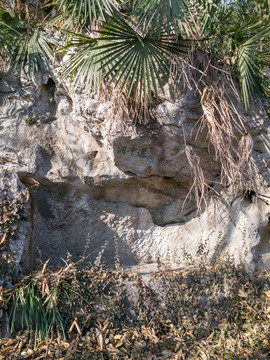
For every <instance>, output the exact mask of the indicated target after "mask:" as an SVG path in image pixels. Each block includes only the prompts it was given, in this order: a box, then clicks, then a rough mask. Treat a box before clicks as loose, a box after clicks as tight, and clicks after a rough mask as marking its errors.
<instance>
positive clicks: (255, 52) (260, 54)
mask: <svg viewBox="0 0 270 360" xmlns="http://www.w3.org/2000/svg"><path fill="white" fill-rule="evenodd" d="M269 37H270V23H268V24H266V25H264V26H263V28H262V29H261V31H259V32H257V33H256V34H255V35H253V36H252V37H250V38H249V39H248V40H246V41H245V42H244V43H242V44H241V45H240V46H239V48H238V54H237V69H238V74H239V81H240V90H241V95H242V100H243V104H244V106H245V108H246V109H247V108H248V106H249V103H250V100H251V98H252V97H253V94H254V92H256V93H258V94H259V95H260V96H266V95H267V93H268V92H269V88H268V84H267V79H266V77H265V75H264V72H263V67H262V64H261V63H263V61H264V60H263V59H264V58H267V59H269V55H270V49H269V46H268V47H267V45H269ZM267 40H268V44H267V43H266V42H267ZM265 43H266V47H264V45H265ZM268 66H269V64H268Z"/></svg>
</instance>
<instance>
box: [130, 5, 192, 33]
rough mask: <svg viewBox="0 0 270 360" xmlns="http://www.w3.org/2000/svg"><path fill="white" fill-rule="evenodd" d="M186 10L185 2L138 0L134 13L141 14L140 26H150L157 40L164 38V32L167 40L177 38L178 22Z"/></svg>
mask: <svg viewBox="0 0 270 360" xmlns="http://www.w3.org/2000/svg"><path fill="white" fill-rule="evenodd" d="M186 9H187V5H186V2H185V0H139V1H137V2H136V4H135V11H136V12H137V13H139V14H140V13H141V14H142V15H141V20H140V24H145V25H150V27H152V28H153V29H155V31H157V35H158V38H160V37H161V36H162V37H164V31H165V32H166V34H167V37H168V38H169V37H170V36H171V35H174V36H175V38H176V39H177V38H178V32H179V27H178V20H179V19H180V18H181V16H183V15H184V13H185V11H186Z"/></svg>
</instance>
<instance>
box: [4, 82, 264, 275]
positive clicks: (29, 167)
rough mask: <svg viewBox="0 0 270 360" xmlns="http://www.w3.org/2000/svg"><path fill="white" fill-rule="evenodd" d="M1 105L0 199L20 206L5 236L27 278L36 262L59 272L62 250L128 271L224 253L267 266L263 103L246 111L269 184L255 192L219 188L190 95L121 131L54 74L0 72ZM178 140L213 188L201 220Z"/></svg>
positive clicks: (107, 108) (102, 106)
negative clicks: (32, 79)
mask: <svg viewBox="0 0 270 360" xmlns="http://www.w3.org/2000/svg"><path fill="white" fill-rule="evenodd" d="M0 106H1V108H0V171H1V187H2V190H3V191H2V195H1V197H2V198H1V201H2V205H3V208H4V205H5V202H7V198H8V199H14V200H16V201H17V202H19V203H21V204H22V205H21V208H20V210H19V212H18V214H17V215H18V216H17V217H16V216H15V218H16V221H15V220H14V221H15V222H16V226H14V227H15V230H14V231H13V232H14V234H13V236H10V240H9V246H10V248H11V249H12V254H13V255H12V259H13V261H14V264H15V266H19V265H20V266H21V267H22V268H23V270H24V271H27V270H30V269H32V268H34V267H35V266H36V265H37V264H38V262H37V259H38V258H40V257H41V258H42V259H43V260H46V259H48V258H49V259H50V264H52V265H53V264H61V261H62V260H61V258H65V257H66V254H67V253H68V252H69V253H70V254H71V255H72V257H73V259H74V260H75V259H78V258H79V257H80V256H81V255H82V254H84V253H85V254H88V253H90V259H91V260H93V259H96V258H97V257H98V256H99V255H101V254H102V259H103V260H104V261H105V262H106V263H108V264H112V263H114V262H115V261H118V260H119V261H120V263H121V264H122V265H124V266H126V265H135V264H138V263H151V262H157V261H162V262H163V261H165V262H167V261H168V262H172V263H174V262H178V261H180V262H183V261H186V260H187V259H188V258H193V259H195V258H199V257H203V258H208V259H209V261H210V260H215V259H216V258H219V257H220V256H222V255H224V254H229V255H231V256H232V257H233V258H235V259H236V261H240V260H241V259H242V260H246V261H247V262H248V263H250V264H251V265H253V266H255V265H261V264H265V265H266V266H269V265H270V258H269V256H270V244H269V234H270V225H269V211H270V207H269V205H268V198H267V196H268V195H269V193H268V190H267V189H268V187H267V184H269V183H270V173H269V161H270V152H269V141H270V135H269V132H270V125H269V122H268V120H269V118H268V115H267V112H266V110H265V108H264V107H263V106H262V104H260V103H259V102H258V103H257V104H256V106H254V108H253V109H251V110H250V111H249V113H248V115H247V114H243V116H245V118H246V121H247V124H246V126H247V130H248V132H249V134H250V135H251V136H252V138H253V141H254V148H253V158H254V160H255V162H256V165H257V166H258V169H259V171H260V173H261V176H262V177H263V179H264V182H265V184H266V186H265V187H264V188H261V189H259V190H258V189H254V190H257V191H258V193H257V195H256V196H255V193H253V192H249V193H247V194H245V196H243V193H239V194H237V195H232V193H231V192H230V189H226V191H225V190H221V189H220V187H219V185H218V182H219V177H220V164H219V162H218V161H217V160H216V159H215V154H214V151H213V149H211V147H209V144H208V140H207V134H206V130H205V129H204V130H202V131H201V132H200V133H198V120H199V119H200V117H201V115H202V109H201V106H200V102H199V100H198V99H197V98H196V96H195V95H194V92H192V91H190V90H188V89H186V90H183V91H182V92H181V93H179V94H177V95H175V97H174V98H173V97H172V96H171V95H170V94H169V91H168V94H167V97H166V99H164V100H163V101H162V102H161V103H160V104H158V105H156V108H155V109H154V111H155V114H156V119H157V120H156V121H152V122H151V121H150V122H148V124H147V125H142V124H136V125H133V126H130V127H129V128H127V129H126V131H125V132H123V131H122V130H121V129H122V124H121V121H120V120H119V121H117V120H115V116H112V114H113V106H112V103H111V102H110V101H107V102H100V101H99V100H98V99H97V98H95V97H93V98H90V97H89V96H86V95H83V94H82V95H73V94H68V93H67V91H66V90H65V88H64V87H63V86H61V84H58V83H57V81H56V80H55V79H53V76H52V77H48V76H47V77H44V78H42V77H40V78H39V79H35V84H33V83H32V82H30V81H28V80H26V79H23V80H22V81H21V83H19V82H18V80H16V78H14V77H12V76H11V75H5V76H2V79H1V81H0ZM192 134H193V135H192ZM185 141H186V142H187V143H188V144H189V145H191V146H192V148H193V150H194V152H195V153H196V154H198V155H199V156H200V159H201V167H202V169H203V171H204V175H205V178H206V180H207V183H208V184H209V185H210V186H212V187H213V189H214V191H213V190H211V191H210V193H211V192H212V197H211V200H210V201H209V204H208V207H207V209H204V210H203V211H202V212H201V213H200V214H198V212H197V206H196V201H195V199H194V196H193V195H192V192H191V193H190V194H189V195H188V193H189V189H190V186H191V184H192V181H191V170H190V166H189V163H188V160H187V157H186V154H185ZM217 194H220V195H217ZM258 194H259V195H258ZM187 195H188V196H187ZM210 195H211V194H210ZM9 201H10V200H9ZM6 208H7V206H6ZM5 211H8V210H7V209H6V210H5ZM1 214H2V223H3V222H4V216H5V215H4V213H3V211H2V213H1ZM5 226H7V225H5ZM4 241H5V240H3V243H4Z"/></svg>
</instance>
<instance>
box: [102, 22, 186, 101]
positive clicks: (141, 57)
mask: <svg viewBox="0 0 270 360" xmlns="http://www.w3.org/2000/svg"><path fill="white" fill-rule="evenodd" d="M143 33H144V29H142V31H141V32H139V31H138V30H135V29H134V28H133V27H132V26H131V25H130V24H129V23H128V22H126V21H125V20H124V19H123V18H120V17H118V16H114V17H112V18H111V21H110V22H108V23H106V24H105V25H104V27H103V29H102V30H101V35H102V36H103V37H104V38H106V40H107V41H108V43H107V44H104V45H101V46H98V47H97V49H99V50H100V55H99V56H100V61H101V63H102V66H101V69H104V68H106V67H107V68H109V71H108V72H106V74H105V77H108V78H109V79H110V81H113V82H115V84H116V86H118V85H120V84H121V90H123V89H124V88H125V87H127V89H128V96H130V95H131V94H133V96H134V98H136V96H137V95H138V94H139V99H140V100H142V97H143V98H144V100H146V99H147V98H149V99H150V100H151V92H152V91H154V93H155V95H156V96H158V88H160V89H161V90H162V91H163V82H167V81H168V79H169V77H170V75H171V73H172V72H173V71H176V68H175V67H174V66H173V65H172V61H171V56H172V55H175V56H183V55H185V54H186V53H187V51H186V47H187V45H186V44H184V43H183V42H181V41H175V39H174V37H170V38H169V39H168V38H167V34H166V32H165V31H162V32H161V33H160V32H159V28H158V26H157V27H156V28H155V29H149V30H148V32H146V34H145V35H144V36H143V35H141V34H143Z"/></svg>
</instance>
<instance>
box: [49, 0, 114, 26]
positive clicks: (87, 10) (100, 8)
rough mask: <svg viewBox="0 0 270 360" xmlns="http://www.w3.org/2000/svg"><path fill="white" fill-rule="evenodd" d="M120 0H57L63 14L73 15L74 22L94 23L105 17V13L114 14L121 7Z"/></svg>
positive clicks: (55, 2) (56, 2)
mask: <svg viewBox="0 0 270 360" xmlns="http://www.w3.org/2000/svg"><path fill="white" fill-rule="evenodd" d="M119 2H120V1H119V0H55V1H54V4H56V5H58V6H59V7H60V8H61V9H62V10H63V12H64V15H63V16H67V17H71V18H72V20H73V24H74V23H75V22H77V21H78V20H79V21H80V20H82V21H83V22H84V23H85V24H86V23H88V24H92V22H93V21H95V20H98V19H99V18H101V19H105V14H112V13H113V11H116V10H117V9H118V8H119Z"/></svg>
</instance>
